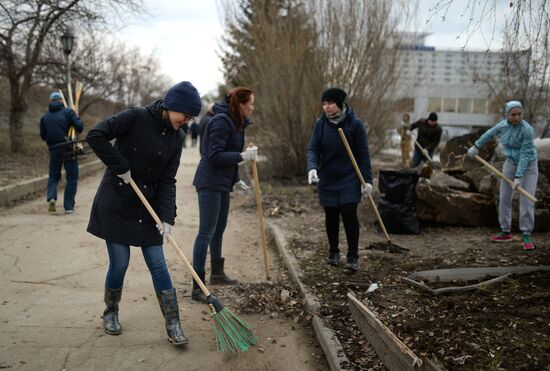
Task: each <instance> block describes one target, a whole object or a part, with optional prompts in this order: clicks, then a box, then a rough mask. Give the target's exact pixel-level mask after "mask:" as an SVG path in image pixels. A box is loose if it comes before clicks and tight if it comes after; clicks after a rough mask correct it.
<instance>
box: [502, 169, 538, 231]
mask: <svg viewBox="0 0 550 371" xmlns="http://www.w3.org/2000/svg"><path fill="white" fill-rule="evenodd" d="M502 173H503V174H504V175H505V176H506V177H507V178H508V179H514V177H515V175H516V166H514V165H512V164H511V163H510V162H508V161H504V165H503V166H502ZM538 178H539V167H538V161H537V160H535V161H531V163H530V164H529V166H527V169H526V170H525V173H524V174H523V178H521V183H520V186H521V187H522V188H523V189H525V190H526V191H527V192H529V193H530V194H532V195H533V196H534V195H535V191H536V190H537V180H538ZM519 195H520V196H519V229H520V230H521V232H522V233H531V232H532V231H533V228H534V226H535V203H534V202H533V201H531V200H529V199H528V198H527V197H525V196H524V195H523V194H521V193H520V194H519ZM513 197H514V192H513V190H512V187H511V186H510V185H509V184H508V183H507V182H506V181H504V180H501V181H500V199H499V210H498V222H499V223H500V228H501V229H502V230H503V231H507V232H509V231H511V230H512V199H513Z"/></svg>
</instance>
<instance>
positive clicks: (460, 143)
mask: <svg viewBox="0 0 550 371" xmlns="http://www.w3.org/2000/svg"><path fill="white" fill-rule="evenodd" d="M486 131H487V129H479V130H476V131H474V132H472V133H468V134H464V135H461V136H458V137H454V138H452V139H451V140H449V141H448V142H447V144H446V145H445V148H443V151H441V154H440V156H439V158H440V161H441V166H442V169H443V171H445V172H459V173H465V172H467V171H468V170H471V169H474V168H477V167H480V166H482V165H481V164H480V163H479V162H478V161H477V160H475V159H473V158H470V157H468V156H465V154H466V149H465V148H470V147H471V146H472V145H473V144H474V142H475V141H476V140H478V139H479V137H480V136H481V135H482V134H483V133H484V132H486ZM496 146H497V142H496V141H495V140H491V141H489V142H487V143H486V144H485V146H483V148H482V149H481V150H480V151H479V156H480V157H482V158H484V159H485V160H489V159H490V158H491V157H492V156H493V153H494V151H495V148H496Z"/></svg>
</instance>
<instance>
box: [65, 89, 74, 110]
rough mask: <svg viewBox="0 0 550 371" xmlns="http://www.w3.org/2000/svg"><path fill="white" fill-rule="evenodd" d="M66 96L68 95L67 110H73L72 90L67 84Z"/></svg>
mask: <svg viewBox="0 0 550 371" xmlns="http://www.w3.org/2000/svg"><path fill="white" fill-rule="evenodd" d="M67 94H69V108H70V109H74V102H73V89H72V88H71V84H67Z"/></svg>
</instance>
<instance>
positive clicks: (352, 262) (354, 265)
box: [346, 258, 359, 273]
mask: <svg viewBox="0 0 550 371" xmlns="http://www.w3.org/2000/svg"><path fill="white" fill-rule="evenodd" d="M346 269H347V270H349V271H350V272H352V273H355V272H357V271H358V270H359V262H358V260H357V258H351V259H350V258H348V262H347V263H346Z"/></svg>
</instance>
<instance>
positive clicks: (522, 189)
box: [475, 155, 537, 202]
mask: <svg viewBox="0 0 550 371" xmlns="http://www.w3.org/2000/svg"><path fill="white" fill-rule="evenodd" d="M475 159H476V160H478V161H479V162H480V163H481V164H482V165H483V166H485V167H486V168H487V169H489V170H490V171H491V172H492V173H493V174H495V175H497V176H499V177H500V178H502V179H503V180H504V181H505V182H506V183H508V184H510V186H512V187H514V181H512V180H511V179H509V178H508V177H507V176H506V175H504V174H502V173H501V172H500V171H498V169H497V168H496V167H494V166H493V165H491V164H490V163H488V162H487V161H485V160H484V159H483V158H481V156H479V155H476V156H475ZM517 190H518V191H519V192H521V193H523V195H524V196H525V197H527V198H528V199H530V200H531V201H533V202H537V199H536V198H535V197H534V196H533V195H532V194H531V193H529V192H527V191H526V190H525V189H524V188H523V187H520V186H518V187H517Z"/></svg>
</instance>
